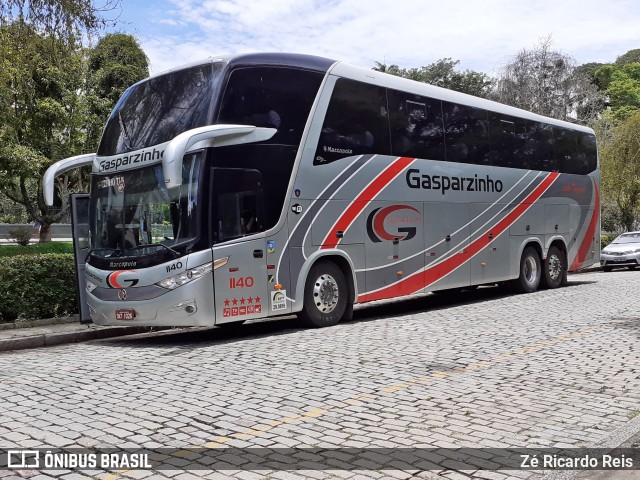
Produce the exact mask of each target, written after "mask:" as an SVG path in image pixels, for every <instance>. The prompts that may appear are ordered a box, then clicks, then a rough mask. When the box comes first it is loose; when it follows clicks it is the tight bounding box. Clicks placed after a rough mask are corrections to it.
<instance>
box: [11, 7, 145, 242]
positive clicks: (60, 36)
mask: <svg viewBox="0 0 640 480" xmlns="http://www.w3.org/2000/svg"><path fill="white" fill-rule="evenodd" d="M118 4H119V0H106V2H105V3H104V7H103V8H96V7H95V6H94V5H93V2H92V1H91V0H38V1H29V0H0V193H2V194H3V195H4V196H5V197H7V198H9V199H11V200H12V201H13V202H15V203H18V204H20V205H22V206H24V208H25V209H26V211H27V214H28V215H29V217H30V219H31V221H37V222H39V223H40V224H41V229H40V241H49V240H50V226H51V224H52V223H55V222H57V221H59V220H60V219H61V218H62V217H63V216H64V215H65V214H66V212H67V210H68V205H67V200H68V193H69V192H70V191H73V190H86V186H85V185H84V183H85V180H84V179H85V175H83V174H82V172H79V173H76V172H72V173H69V174H67V175H64V176H61V177H60V178H59V179H58V182H57V186H58V193H59V196H58V197H57V201H58V207H59V208H58V209H57V210H55V211H54V210H51V209H49V208H48V207H47V206H46V205H44V202H43V200H42V188H41V178H42V175H43V174H44V171H45V170H46V168H47V167H48V166H49V165H51V164H52V163H53V162H55V161H57V160H60V159H62V158H64V157H68V156H72V155H76V154H80V153H84V152H88V151H95V148H96V146H97V145H96V144H97V140H98V137H99V135H100V131H101V129H102V125H103V124H104V121H105V119H106V117H107V115H108V112H109V111H110V110H111V108H112V107H113V105H114V104H115V102H116V100H117V97H119V96H120V94H121V93H122V91H123V90H124V88H125V87H126V86H128V85H129V84H131V83H135V82H136V81H138V80H140V79H142V78H144V77H146V76H147V75H148V61H147V60H146V56H145V55H144V52H142V50H141V49H140V48H139V46H138V45H137V43H136V42H135V40H134V39H133V38H132V37H128V36H127V35H120V34H117V35H114V38H112V37H109V36H107V37H109V38H108V40H107V41H105V42H98V45H97V46H96V49H94V50H90V51H89V52H88V53H89V54H93V56H92V63H91V66H90V67H89V66H88V65H87V57H86V53H87V51H86V50H85V49H84V48H83V47H82V45H81V43H80V39H81V38H93V36H94V35H95V34H96V33H97V31H98V30H99V29H100V28H101V27H104V26H105V25H106V24H109V23H113V22H112V21H110V20H108V19H105V18H104V16H103V15H104V14H105V13H106V12H108V11H110V10H113V9H115V8H116V7H117V5H118ZM105 38H106V37H105ZM98 47H100V48H98ZM117 50H120V51H117ZM132 59H134V60H132ZM128 61H132V62H133V66H132V68H131V70H128V69H127V68H124V67H123V66H122V64H123V63H125V64H126V62H128Z"/></svg>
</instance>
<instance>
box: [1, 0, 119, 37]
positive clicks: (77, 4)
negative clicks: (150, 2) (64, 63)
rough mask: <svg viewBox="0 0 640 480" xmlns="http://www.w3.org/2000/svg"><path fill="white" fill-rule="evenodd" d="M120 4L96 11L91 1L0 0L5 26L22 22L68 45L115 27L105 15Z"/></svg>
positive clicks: (109, 1) (110, 2) (111, 0)
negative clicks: (105, 28) (82, 37)
mask: <svg viewBox="0 0 640 480" xmlns="http://www.w3.org/2000/svg"><path fill="white" fill-rule="evenodd" d="M119 3H120V0H104V4H103V6H102V7H96V6H95V5H94V2H93V1H92V0H0V18H1V19H2V21H3V22H4V23H5V24H12V23H14V22H16V21H20V22H21V23H24V24H27V25H30V26H31V27H33V28H34V29H35V30H36V31H38V32H41V33H43V34H44V35H45V36H46V37H50V38H55V39H58V40H62V41H64V42H65V43H69V42H75V41H77V39H78V38H79V36H80V35H82V34H83V33H86V34H88V35H92V34H94V33H96V32H97V31H98V30H99V29H100V28H102V27H105V26H106V25H107V24H110V23H113V21H112V20H108V19H107V18H105V14H106V13H107V12H109V11H113V10H115V9H116V8H117V7H118V5H119Z"/></svg>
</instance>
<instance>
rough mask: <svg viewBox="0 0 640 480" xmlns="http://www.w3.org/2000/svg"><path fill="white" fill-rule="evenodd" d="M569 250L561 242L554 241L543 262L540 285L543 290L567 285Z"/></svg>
mask: <svg viewBox="0 0 640 480" xmlns="http://www.w3.org/2000/svg"><path fill="white" fill-rule="evenodd" d="M567 262H568V260H567V248H566V246H565V244H564V242H562V241H561V240H554V241H553V242H552V243H551V245H549V249H548V250H547V256H546V258H545V259H544V260H543V262H542V278H541V279H540V280H541V283H540V285H541V286H542V287H543V288H558V287H562V286H565V285H566V284H567V269H568V263H567Z"/></svg>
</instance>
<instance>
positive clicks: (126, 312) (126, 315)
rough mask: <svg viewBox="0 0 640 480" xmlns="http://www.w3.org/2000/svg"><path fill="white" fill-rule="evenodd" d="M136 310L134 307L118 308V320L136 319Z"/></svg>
mask: <svg viewBox="0 0 640 480" xmlns="http://www.w3.org/2000/svg"><path fill="white" fill-rule="evenodd" d="M135 318H136V311H135V310H134V309H133V308H121V309H119V310H116V320H134V319H135Z"/></svg>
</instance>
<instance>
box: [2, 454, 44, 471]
mask: <svg viewBox="0 0 640 480" xmlns="http://www.w3.org/2000/svg"><path fill="white" fill-rule="evenodd" d="M7 467H8V468H39V467H40V452H38V451H37V450H9V451H7Z"/></svg>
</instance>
